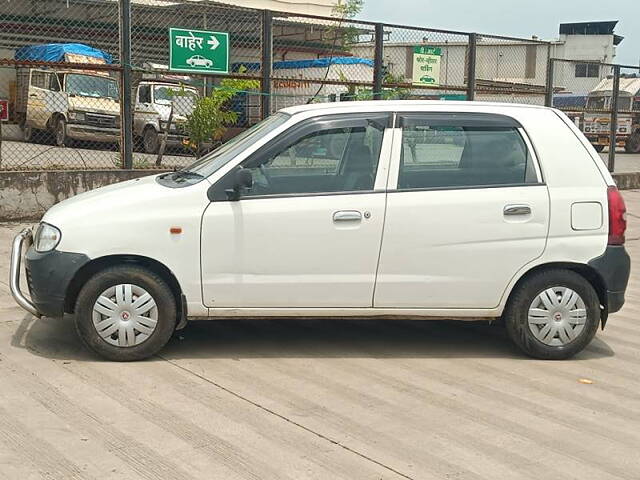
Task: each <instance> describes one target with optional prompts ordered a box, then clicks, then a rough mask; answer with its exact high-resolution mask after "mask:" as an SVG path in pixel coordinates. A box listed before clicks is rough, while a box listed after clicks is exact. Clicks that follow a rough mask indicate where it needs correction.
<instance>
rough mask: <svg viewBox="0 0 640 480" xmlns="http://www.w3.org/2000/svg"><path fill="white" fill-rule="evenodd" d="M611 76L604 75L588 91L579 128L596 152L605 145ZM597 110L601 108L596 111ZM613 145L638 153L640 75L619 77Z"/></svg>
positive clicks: (639, 140) (639, 137) (608, 129)
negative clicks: (580, 127)
mask: <svg viewBox="0 0 640 480" xmlns="http://www.w3.org/2000/svg"><path fill="white" fill-rule="evenodd" d="M612 94H613V79H612V78H605V79H603V80H602V81H601V82H600V83H599V84H598V86H597V87H596V88H595V89H594V90H593V91H592V92H591V93H589V98H588V99H587V107H586V108H587V112H588V113H585V115H584V127H583V131H584V134H585V135H586V137H587V138H588V139H589V141H590V142H591V144H592V145H593V146H594V147H595V149H596V150H597V151H599V152H601V151H602V150H604V148H605V147H607V146H609V135H610V133H611V113H610V112H611V108H612ZM598 110H600V111H601V113H600V112H598ZM616 146H618V147H624V148H625V150H626V151H627V152H628V153H640V78H638V77H628V78H624V77H623V78H621V79H620V96H619V99H618V128H617V130H616Z"/></svg>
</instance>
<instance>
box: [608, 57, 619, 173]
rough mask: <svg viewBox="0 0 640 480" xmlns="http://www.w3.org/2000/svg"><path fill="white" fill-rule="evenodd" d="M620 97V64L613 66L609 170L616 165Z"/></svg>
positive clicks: (611, 170)
mask: <svg viewBox="0 0 640 480" xmlns="http://www.w3.org/2000/svg"><path fill="white" fill-rule="evenodd" d="M619 98H620V65H614V67H613V92H612V96H611V122H610V127H609V128H610V131H609V171H610V172H613V170H614V168H615V166H616V144H617V141H616V136H617V135H616V134H617V133H618V99H619Z"/></svg>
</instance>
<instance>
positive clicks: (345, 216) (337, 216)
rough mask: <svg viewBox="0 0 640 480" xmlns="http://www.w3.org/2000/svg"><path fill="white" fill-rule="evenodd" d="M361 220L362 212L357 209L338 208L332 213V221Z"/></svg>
mask: <svg viewBox="0 0 640 480" xmlns="http://www.w3.org/2000/svg"><path fill="white" fill-rule="evenodd" d="M360 220H362V213H360V212H358V211H357V210H340V211H338V212H335V213H334V214H333V221H334V222H359V221H360Z"/></svg>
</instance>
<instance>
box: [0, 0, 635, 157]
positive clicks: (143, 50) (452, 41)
mask: <svg viewBox="0 0 640 480" xmlns="http://www.w3.org/2000/svg"><path fill="white" fill-rule="evenodd" d="M173 32H177V33H176V36H175V37H174V36H173V35H174V33H173ZM208 32H216V33H215V34H210V33H208ZM214 36H215V38H214ZM220 42H225V45H222V46H221V45H220ZM205 43H206V44H207V45H210V48H211V50H216V49H218V50H217V51H218V52H223V53H224V54H225V55H226V57H225V58H224V61H222V62H221V64H218V59H217V58H218V57H215V58H214V57H208V56H207V55H204V56H203V55H201V54H200V53H199V49H198V48H190V49H188V50H189V51H188V52H187V53H188V55H187V57H185V58H184V59H183V62H186V65H188V68H184V67H185V65H183V68H177V67H176V65H172V64H171V55H170V53H171V52H172V49H173V48H174V47H175V45H182V46H187V47H196V46H197V47H204V48H205V49H206V48H209V47H208V46H207V45H205ZM74 44H82V45H80V46H78V45H74ZM45 45H48V46H47V47H44V46H45ZM552 54H553V45H552V44H551V43H549V42H542V41H539V40H537V39H535V38H531V39H521V38H511V37H501V36H495V35H484V34H475V33H469V32H455V31H448V30H439V29H430V28H421V27H411V26H404V25H391V24H381V23H372V22H366V21H359V20H353V19H345V18H339V17H318V16H309V15H300V14H291V13H284V12H271V11H264V10H255V9H249V8H243V7H238V6H231V5H228V4H226V3H224V2H214V1H206V2H204V1H194V0H5V1H3V2H0V107H1V108H2V118H3V120H2V122H0V127H1V134H0V141H1V144H0V170H20V169H22V170H38V169H106V168H140V169H143V168H149V169H152V168H161V169H173V168H181V167H183V166H185V165H188V164H189V163H191V162H192V161H193V160H194V158H196V157H198V156H200V155H202V154H203V153H206V152H207V151H209V150H211V149H212V148H215V147H216V146H217V145H219V144H221V143H222V142H224V141H225V140H226V139H228V138H231V137H232V136H234V135H236V134H237V133H239V132H240V131H242V130H243V129H245V128H247V127H249V126H251V125H253V124H255V123H257V122H258V121H260V120H261V119H263V118H265V117H266V116H268V115H270V114H272V113H273V112H275V111H277V110H279V109H282V108H286V107H290V106H296V105H306V104H310V103H318V102H341V101H349V100H372V99H374V100H384V99H429V100H484V101H498V102H515V103H526V104H533V105H545V104H546V105H551V104H553V105H555V106H556V107H558V108H561V109H562V110H564V111H565V112H566V113H567V114H568V115H570V117H571V118H572V119H573V120H574V121H575V122H576V125H578V126H579V128H581V129H582V130H583V131H584V132H585V134H586V135H587V136H588V137H589V138H590V140H591V141H592V142H593V143H594V145H595V146H596V148H597V149H599V150H605V151H606V149H607V148H608V145H609V144H610V143H611V142H612V141H613V142H615V143H616V144H617V145H618V147H619V148H626V150H627V151H635V150H637V149H639V148H640V139H638V135H640V134H639V133H638V132H637V130H638V128H637V125H638V121H637V118H636V116H637V115H638V113H637V110H638V103H639V102H638V101H637V97H638V92H633V91H632V90H633V88H635V87H634V85H635V83H634V82H635V81H636V80H637V79H635V80H631V79H632V78H634V77H633V75H636V76H637V75H638V72H637V69H635V70H634V69H632V68H623V67H615V66H612V65H604V64H597V63H591V62H586V63H585V62H572V61H560V60H553V59H551V57H552ZM212 59H213V60H212ZM214 60H215V62H214ZM214 63H215V64H214ZM185 70H188V71H185ZM615 72H619V75H618V80H619V81H620V84H621V89H620V94H619V95H611V89H612V88H613V87H614V85H613V83H615V82H614V77H615ZM609 80H611V82H610V83H612V85H611V86H608V87H607V85H604V86H602V88H603V89H605V90H606V88H605V87H607V88H608V90H609V97H608V98H607V95H606V94H604V93H602V94H598V93H597V92H596V91H594V90H596V87H597V86H598V84H599V83H600V82H605V83H606V82H607V81H609ZM638 81H640V80H638ZM627 87H628V88H627ZM614 97H617V100H615V101H617V102H619V103H618V110H619V111H617V112H616V118H612V117H613V112H614V110H613V107H612V104H613V102H614ZM612 122H615V123H612ZM612 124H614V125H617V127H616V128H617V133H616V135H615V136H613V135H612V134H611V128H610V125H612ZM220 127H226V128H220ZM634 135H635V136H634ZM607 137H608V141H607ZM614 137H615V138H614ZM612 150H613V153H612V155H613V154H615V149H612ZM610 162H613V156H612V159H610ZM611 164H612V163H611Z"/></svg>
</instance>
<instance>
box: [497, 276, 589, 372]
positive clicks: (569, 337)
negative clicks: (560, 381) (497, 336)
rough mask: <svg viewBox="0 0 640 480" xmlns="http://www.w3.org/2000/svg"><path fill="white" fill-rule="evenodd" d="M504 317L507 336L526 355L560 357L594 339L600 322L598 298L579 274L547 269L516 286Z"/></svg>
mask: <svg viewBox="0 0 640 480" xmlns="http://www.w3.org/2000/svg"><path fill="white" fill-rule="evenodd" d="M504 318H505V323H506V326H507V332H508V334H509V337H510V338H511V340H512V341H513V342H514V343H515V344H516V345H517V346H518V347H519V348H520V349H521V350H522V351H523V352H525V353H526V354H527V355H529V356H531V357H534V358H539V359H543V360H562V359H566V358H570V357H572V356H574V355H575V354H576V353H578V352H580V351H582V350H583V349H584V348H585V347H586V346H587V345H589V343H590V342H591V340H593V337H594V336H595V334H596V331H597V330H598V325H599V324H600V301H599V299H598V295H597V294H596V292H595V290H594V289H593V287H592V286H591V284H590V283H589V282H588V281H587V280H585V279H584V278H583V277H582V276H581V275H578V274H577V273H575V272H572V271H570V270H562V269H558V270H546V271H542V272H539V273H535V274H533V275H531V277H529V278H528V279H526V280H525V281H524V283H522V284H521V285H519V286H518V287H516V290H514V292H513V294H512V296H511V298H510V299H509V304H508V305H507V308H506V310H505V315H504Z"/></svg>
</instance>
